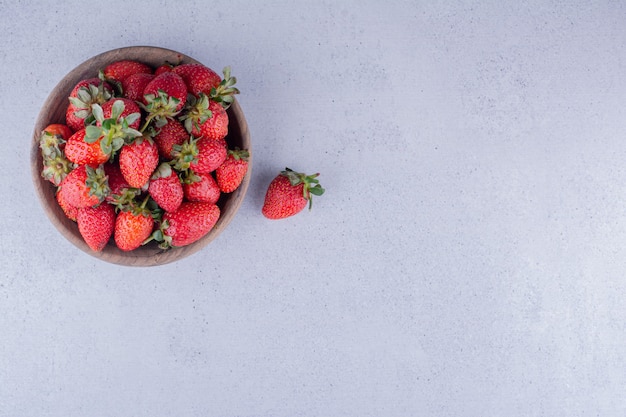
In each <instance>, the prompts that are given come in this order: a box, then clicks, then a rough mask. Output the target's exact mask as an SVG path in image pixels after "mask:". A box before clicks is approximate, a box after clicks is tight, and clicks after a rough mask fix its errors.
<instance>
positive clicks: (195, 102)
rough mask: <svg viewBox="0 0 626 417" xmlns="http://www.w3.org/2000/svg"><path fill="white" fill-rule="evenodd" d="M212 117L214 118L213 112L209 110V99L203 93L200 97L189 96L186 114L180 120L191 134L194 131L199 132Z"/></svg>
mask: <svg viewBox="0 0 626 417" xmlns="http://www.w3.org/2000/svg"><path fill="white" fill-rule="evenodd" d="M211 117H213V112H212V111H211V110H209V97H208V96H207V95H206V94H203V93H200V94H199V95H198V97H196V96H194V95H193V94H189V95H188V96H187V103H186V104H185V114H184V115H182V116H181V117H180V118H179V120H180V121H181V122H182V123H183V125H184V126H185V129H187V132H189V133H191V132H192V131H193V130H194V129H195V130H196V131H199V130H200V125H201V124H203V123H204V122H206V121H207V120H209V119H210V118H211Z"/></svg>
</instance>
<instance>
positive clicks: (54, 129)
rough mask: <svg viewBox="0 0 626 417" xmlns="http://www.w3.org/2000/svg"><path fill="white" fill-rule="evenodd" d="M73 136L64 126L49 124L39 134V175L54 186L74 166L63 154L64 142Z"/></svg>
mask: <svg viewBox="0 0 626 417" xmlns="http://www.w3.org/2000/svg"><path fill="white" fill-rule="evenodd" d="M72 134H73V132H72V130H71V129H70V128H69V127H67V126H66V125H64V124H51V125H48V126H46V128H45V129H44V130H43V131H42V132H41V136H40V138H39V148H40V149H41V156H42V161H43V169H42V171H41V175H42V177H43V178H45V179H46V180H48V181H50V182H51V183H53V184H54V185H59V184H60V183H61V181H63V179H64V178H65V176H66V175H67V174H68V173H69V172H70V171H71V170H72V169H74V167H75V165H74V164H73V163H72V162H71V161H69V160H68V159H67V157H66V156H65V153H64V152H63V151H64V149H65V143H66V140H67V139H68V138H69V137H71V136H72Z"/></svg>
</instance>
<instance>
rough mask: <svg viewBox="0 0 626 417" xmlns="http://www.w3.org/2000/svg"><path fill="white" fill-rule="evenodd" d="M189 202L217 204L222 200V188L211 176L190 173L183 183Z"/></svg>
mask: <svg viewBox="0 0 626 417" xmlns="http://www.w3.org/2000/svg"><path fill="white" fill-rule="evenodd" d="M183 191H184V193H185V199H186V200H187V201H197V202H203V203H212V204H216V203H217V201H218V200H219V198H220V195H221V193H220V188H219V186H218V185H217V182H216V181H215V178H213V175H211V174H199V173H196V172H190V173H189V175H187V176H186V178H185V180H184V182H183Z"/></svg>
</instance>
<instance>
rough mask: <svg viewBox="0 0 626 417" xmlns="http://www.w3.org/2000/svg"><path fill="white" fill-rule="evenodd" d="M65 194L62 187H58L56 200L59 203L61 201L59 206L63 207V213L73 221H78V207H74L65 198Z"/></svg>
mask: <svg viewBox="0 0 626 417" xmlns="http://www.w3.org/2000/svg"><path fill="white" fill-rule="evenodd" d="M65 194H66V193H62V192H61V189H59V188H58V189H57V193H56V200H57V203H59V206H60V207H61V209H62V210H63V213H64V214H65V216H66V217H67V218H68V219H70V220H72V221H74V222H75V221H76V217H77V216H78V208H76V207H74V206H73V205H71V204H69V203H68V202H67V201H66V200H65Z"/></svg>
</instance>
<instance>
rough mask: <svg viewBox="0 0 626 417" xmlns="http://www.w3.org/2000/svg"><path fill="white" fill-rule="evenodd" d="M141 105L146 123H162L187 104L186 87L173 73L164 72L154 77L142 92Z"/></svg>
mask: <svg viewBox="0 0 626 417" xmlns="http://www.w3.org/2000/svg"><path fill="white" fill-rule="evenodd" d="M143 94H144V96H143V104H144V105H145V109H146V111H147V112H148V121H151V120H152V119H156V120H157V121H164V119H165V118H171V117H173V116H175V115H176V114H178V112H180V111H181V110H182V109H183V106H184V105H185V103H186V102H187V86H186V85H185V82H184V81H183V79H182V78H181V77H180V76H179V75H178V74H175V73H174V72H164V73H162V74H159V75H157V76H156V77H154V78H153V79H152V80H151V81H150V82H149V83H148V84H147V85H146V88H145V89H144V91H143Z"/></svg>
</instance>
